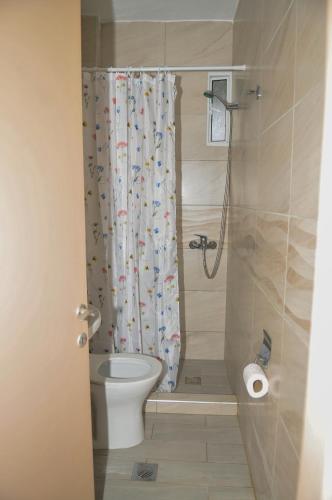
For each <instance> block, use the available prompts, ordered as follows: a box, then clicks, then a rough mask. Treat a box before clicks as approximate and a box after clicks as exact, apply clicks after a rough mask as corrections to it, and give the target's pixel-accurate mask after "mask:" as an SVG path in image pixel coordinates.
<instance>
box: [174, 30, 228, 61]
mask: <svg viewBox="0 0 332 500" xmlns="http://www.w3.org/2000/svg"><path fill="white" fill-rule="evenodd" d="M232 37H233V23H231V22H229V23H227V22H223V23H220V22H209V21H207V22H204V21H199V22H181V23H178V22H174V23H172V22H170V23H166V64H168V65H173V66H175V65H178V66H183V65H185V66H200V65H209V64H211V65H218V64H220V61H223V62H222V64H225V65H226V64H232Z"/></svg>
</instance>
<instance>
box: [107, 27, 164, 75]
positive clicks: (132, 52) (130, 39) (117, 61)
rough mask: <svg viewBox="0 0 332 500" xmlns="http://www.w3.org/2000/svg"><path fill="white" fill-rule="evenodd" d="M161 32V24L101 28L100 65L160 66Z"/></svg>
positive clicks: (162, 32) (162, 49) (162, 55)
mask: <svg viewBox="0 0 332 500" xmlns="http://www.w3.org/2000/svg"><path fill="white" fill-rule="evenodd" d="M164 29H165V26H164V23H158V22H154V23H151V22H150V23H149V22H137V23H135V22H131V23H130V22H128V23H126V22H123V23H122V22H121V23H104V24H102V26H101V61H102V65H103V66H162V65H164V62H165V61H164Z"/></svg>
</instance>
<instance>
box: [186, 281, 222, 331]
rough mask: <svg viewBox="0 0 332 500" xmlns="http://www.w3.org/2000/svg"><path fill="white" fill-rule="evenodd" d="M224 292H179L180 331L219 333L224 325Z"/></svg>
mask: <svg viewBox="0 0 332 500" xmlns="http://www.w3.org/2000/svg"><path fill="white" fill-rule="evenodd" d="M225 297H226V292H225V291H221V292H201V291H199V292H187V291H186V292H181V293H180V312H181V313H182V314H181V316H182V318H181V319H182V325H181V331H188V332H219V331H220V330H221V329H222V328H221V325H222V326H223V325H224V324H225Z"/></svg>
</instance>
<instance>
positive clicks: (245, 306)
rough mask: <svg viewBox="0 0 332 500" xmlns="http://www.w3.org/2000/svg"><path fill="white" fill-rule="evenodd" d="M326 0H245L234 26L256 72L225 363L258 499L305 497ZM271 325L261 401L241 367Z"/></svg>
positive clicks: (239, 91) (232, 222)
mask: <svg viewBox="0 0 332 500" xmlns="http://www.w3.org/2000/svg"><path fill="white" fill-rule="evenodd" d="M324 3H325V2H323V0H322V1H320V0H319V1H318V3H317V6H316V4H315V2H310V0H294V1H292V0H280V1H278V2H272V1H266V0H262V1H259V0H252V1H250V2H247V1H246V0H240V2H239V7H238V11H237V15H236V19H235V22H234V28H233V32H234V41H233V60H234V62H236V63H237V64H240V63H243V62H244V63H245V64H249V65H250V66H251V69H250V71H248V72H246V74H244V75H243V74H241V75H237V74H235V75H234V77H235V78H234V82H233V83H234V93H235V99H237V100H238V101H239V102H240V103H241V105H242V109H241V111H240V112H239V113H236V115H234V116H235V120H234V145H233V166H232V185H231V204H232V205H233V206H232V207H231V209H230V216H229V240H228V243H229V246H228V256H227V260H228V269H227V303H226V325H225V363H226V366H227V368H228V373H229V377H230V381H231V384H232V387H233V389H234V390H235V393H236V395H237V398H238V400H239V420H240V426H241V430H242V434H243V438H244V442H245V446H246V448H247V453H248V457H249V464H250V467H251V473H252V478H253V482H254V485H255V489H256V496H257V499H258V500H263V499H264V500H271V499H272V498H273V500H281V499H287V500H295V491H296V483H297V456H296V453H300V442H301V427H302V414H303V398H304V396H303V395H304V393H305V386H306V381H305V374H306V370H307V341H308V332H309V331H310V306H311V298H312V274H313V265H314V264H313V262H314V260H313V259H314V252H315V242H314V232H315V222H316V219H317V208H316V207H317V198H318V183H319V165H320V148H321V125H322V116H323V95H324V90H323V86H322V75H323V70H324V61H322V59H323V58H324V50H323V48H322V40H323V37H324V29H323V26H324V22H325V15H324V5H323V4H324ZM314 4H315V5H314ZM255 30H256V31H258V32H261V34H262V37H260V36H259V35H258V33H256V34H255ZM317 30H319V31H320V32H319V33H318V32H317ZM295 45H296V47H295ZM319 47H320V48H319ZM318 51H319V53H318ZM315 54H316V55H315ZM253 66H255V68H253ZM315 68H316V69H315ZM311 72H312V73H311ZM257 83H259V84H261V86H262V90H263V98H262V99H261V100H260V101H259V102H258V103H256V102H252V101H251V96H248V95H247V90H248V89H250V88H254V87H255V85H256V84H257ZM295 103H296V106H294V104H295ZM292 151H293V152H292ZM250 209H254V210H253V211H252V210H250ZM250 213H251V214H252V215H250ZM290 214H291V215H290ZM251 221H254V222H253V223H251ZM286 264H287V268H286ZM253 290H255V293H254V292H253ZM284 322H285V325H286V326H285V327H284ZM263 328H265V329H266V330H267V331H268V332H269V333H270V334H271V336H272V359H271V363H270V366H269V368H268V370H267V376H268V378H269V382H270V391H269V394H268V396H267V397H265V398H263V399H261V400H258V401H255V402H253V400H251V399H250V398H249V397H248V394H247V392H246V390H245V388H244V384H243V381H242V375H241V373H242V370H243V366H244V365H245V364H246V363H248V362H249V361H252V357H253V355H254V354H255V352H256V351H257V349H258V347H259V343H260V341H261V331H262V329H263ZM296 391H297V392H296ZM278 427H279V432H278V433H277V431H276V430H277V428H278ZM277 445H278V448H277ZM274 457H276V458H274ZM273 484H274V488H273ZM272 490H273V491H272Z"/></svg>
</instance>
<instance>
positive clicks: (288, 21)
mask: <svg viewBox="0 0 332 500" xmlns="http://www.w3.org/2000/svg"><path fill="white" fill-rule="evenodd" d="M294 57H295V8H294V6H293V7H291V9H290V11H289V12H288V14H287V16H286V18H285V19H284V21H283V23H282V24H281V26H280V28H279V30H278V32H277V34H276V36H275V37H274V39H273V41H272V43H271V45H270V47H269V48H268V50H267V51H266V52H265V54H264V56H263V72H262V88H263V89H264V98H263V99H262V128H263V129H265V128H266V127H268V126H269V125H271V123H273V122H274V121H275V120H276V119H277V118H279V117H280V116H281V115H282V114H284V113H285V112H286V111H288V110H289V109H290V108H291V106H292V104H293V97H294Z"/></svg>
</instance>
